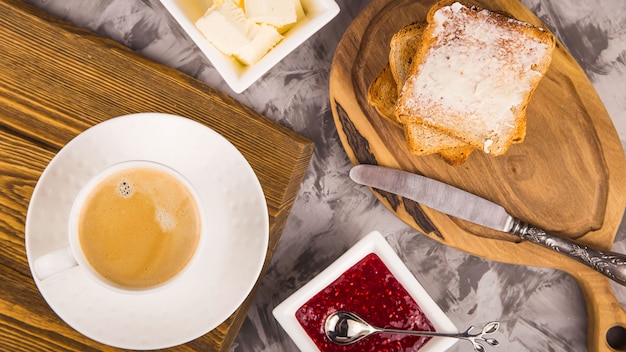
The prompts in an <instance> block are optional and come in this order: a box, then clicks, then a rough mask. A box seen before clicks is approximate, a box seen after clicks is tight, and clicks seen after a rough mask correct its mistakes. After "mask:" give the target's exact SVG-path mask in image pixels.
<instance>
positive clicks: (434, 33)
mask: <svg viewBox="0 0 626 352" xmlns="http://www.w3.org/2000/svg"><path fill="white" fill-rule="evenodd" d="M427 22H428V26H427V27H426V29H425V30H424V34H423V37H422V43H421V45H420V46H419V49H418V50H417V52H416V54H415V57H414V61H415V62H414V65H413V66H412V68H411V72H410V73H409V76H408V77H407V80H406V82H405V84H404V86H403V88H402V91H401V94H400V97H399V98H398V103H397V104H396V114H397V117H398V118H399V119H400V120H401V122H403V123H405V124H409V123H416V122H418V123H423V124H425V125H427V126H430V127H432V128H434V129H436V130H437V131H440V132H442V133H444V134H448V135H450V136H452V137H455V138H458V139H460V140H463V141H464V142H466V143H468V144H470V145H472V146H473V147H475V148H477V149H482V150H483V151H485V152H486V153H490V154H492V155H501V154H503V153H504V152H506V150H507V149H508V148H509V146H510V145H511V144H512V143H514V142H516V141H520V140H522V139H523V138H524V135H525V131H526V128H525V126H526V107H527V105H528V102H529V100H530V97H531V95H532V93H533V92H534V90H535V88H536V87H537V85H538V84H539V81H540V79H541V78H542V77H543V75H544V74H545V72H546V71H547V69H548V66H549V64H550V61H551V58H552V51H553V49H554V46H555V39H554V36H553V35H552V34H551V33H549V32H548V31H547V30H544V29H541V28H538V27H535V26H532V25H530V24H528V23H525V22H521V21H517V20H515V19H511V18H509V17H506V16H504V15H502V14H498V13H495V12H491V11H487V10H482V9H479V8H477V7H475V6H471V5H466V4H463V3H460V2H451V1H448V0H445V1H442V2H440V3H437V4H435V5H434V6H433V7H432V8H431V10H430V11H429V13H428V17H427Z"/></svg>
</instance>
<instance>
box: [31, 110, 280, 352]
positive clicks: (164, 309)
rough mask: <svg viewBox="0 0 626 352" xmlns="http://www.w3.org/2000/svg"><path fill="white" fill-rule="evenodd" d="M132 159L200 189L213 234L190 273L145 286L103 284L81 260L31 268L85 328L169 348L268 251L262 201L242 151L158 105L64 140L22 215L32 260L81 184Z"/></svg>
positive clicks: (134, 344)
mask: <svg viewBox="0 0 626 352" xmlns="http://www.w3.org/2000/svg"><path fill="white" fill-rule="evenodd" d="M133 159H141V160H151V161H155V162H159V163H162V164H165V165H168V166H170V167H172V168H174V169H176V170H177V171H179V172H180V173H181V174H183V175H184V176H185V177H186V178H187V179H188V180H189V181H190V182H191V184H192V185H193V186H194V188H195V189H196V190H197V191H198V194H199V195H200V198H201V202H202V206H203V207H204V210H205V213H206V215H207V219H208V223H209V224H208V226H209V231H210V234H209V237H208V238H207V241H206V242H205V246H204V248H203V249H202V250H203V252H202V254H201V255H200V257H198V262H197V263H196V264H197V265H195V266H193V267H191V268H190V271H189V275H186V276H184V277H181V278H180V281H179V282H177V283H176V285H174V286H172V287H168V288H165V289H163V290H157V291H156V292H152V293H150V294H146V295H129V294H123V293H116V292H112V291H109V290H107V289H105V288H104V287H103V286H102V285H100V284H98V283H96V282H94V281H92V280H90V279H89V278H88V277H87V276H86V274H84V272H83V271H82V270H81V269H80V268H78V267H74V268H72V269H69V270H66V271H63V272H61V273H58V274H56V275H55V276H52V277H50V278H48V279H45V280H43V281H41V280H38V279H37V278H36V277H35V275H33V278H34V280H35V283H36V284H37V287H38V288H39V291H40V292H41V294H42V295H43V297H44V298H45V300H46V301H47V302H48V304H49V305H50V307H51V308H52V309H53V310H54V311H55V312H56V313H57V314H58V315H59V316H60V317H61V318H62V319H63V320H64V321H65V322H67V323H68V324H69V325H70V326H72V327H73V328H74V329H76V330H77V331H79V332H81V333H82V334H84V335H86V336H87V337H89V338H92V339H94V340H96V341H99V342H101V343H104V344H108V345H111V346H115V347H120V348H127V349H158V348H166V347H170V346H174V345H178V344H182V343H185V342H188V341H191V340H193V339H195V338H197V337H200V336H202V335H204V334H205V333H207V332H209V331H211V330H212V329H214V328H215V327H217V326H218V325H219V324H221V323H222V322H223V321H224V320H226V319H227V318H228V317H229V316H230V315H231V314H232V313H233V312H234V311H235V310H236V309H237V308H238V307H239V305H240V304H241V303H242V302H243V300H244V299H245V298H246V296H247V295H248V294H249V293H250V291H251V289H252V287H253V286H254V283H255V282H256V280H257V279H258V277H259V274H260V272H261V268H262V266H263V262H264V260H265V256H266V252H267V245H268V240H269V219H268V214H267V205H266V203H265V197H264V195H263V190H262V189H261V185H260V184H259V181H258V179H257V178H256V175H255V174H254V171H253V170H252V168H251V167H250V165H249V164H248V162H247V161H246V160H245V158H244V157H243V156H242V155H241V154H240V153H239V151H238V150H237V149H236V148H235V147H234V146H233V145H232V144H230V143H229V142H228V141H227V140H226V139H224V138H223V137H222V136H220V135H219V134H218V133H216V132H214V131H213V130H211V129H209V128H208V127H206V126H204V125H202V124H200V123H197V122H194V121H192V120H189V119H186V118H182V117H178V116H173V115H166V114H158V113H143V114H134V115H128V116H122V117H118V118H114V119H111V120H108V121H106V122H103V123H101V124H98V125H96V126H94V127H92V128H90V129H88V130H86V131H85V132H83V133H82V134H80V135H79V136H77V137H76V138H74V139H73V140H72V141H70V142H69V143H68V144H67V145H66V146H65V147H64V148H63V149H61V151H59V153H58V154H57V155H56V156H55V157H54V158H53V159H52V161H51V162H50V164H49V165H48V166H47V167H46V169H45V170H44V172H43V174H42V175H41V178H40V179H39V181H38V182H37V185H36V187H35V190H34V192H33V196H32V198H31V200H30V204H29V207H28V214H27V217H26V253H27V256H28V262H29V265H30V267H31V270H32V268H33V263H34V262H35V260H36V259H37V258H39V257H40V256H41V255H43V254H45V253H48V252H51V251H53V250H55V249H58V248H61V247H64V246H66V245H67V244H68V243H67V242H68V240H67V226H68V224H67V221H68V215H69V211H70V207H71V204H72V201H73V199H74V197H75V196H76V194H77V193H78V191H79V189H80V188H81V186H82V185H83V184H84V183H85V182H86V181H87V180H88V179H89V178H91V177H92V176H93V175H94V174H96V173H97V172H98V171H100V170H102V169H104V168H105V167H106V166H108V165H111V164H114V163H118V162H121V161H126V160H133Z"/></svg>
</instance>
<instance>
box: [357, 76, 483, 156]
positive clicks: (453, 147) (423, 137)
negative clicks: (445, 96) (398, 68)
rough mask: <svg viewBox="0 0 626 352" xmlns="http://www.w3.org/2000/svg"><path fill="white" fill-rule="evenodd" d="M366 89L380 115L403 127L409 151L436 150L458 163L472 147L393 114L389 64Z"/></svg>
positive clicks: (393, 87) (393, 89) (425, 152)
mask: <svg viewBox="0 0 626 352" xmlns="http://www.w3.org/2000/svg"><path fill="white" fill-rule="evenodd" d="M367 93H368V94H367V100H368V103H369V104H370V105H372V106H374V108H376V111H377V112H378V114H379V115H380V116H382V117H383V118H385V119H386V120H388V121H389V122H391V123H393V124H395V125H396V126H398V127H400V128H403V129H404V135H405V137H406V140H407V147H408V149H409V151H410V152H411V153H412V154H416V155H429V154H435V153H439V154H440V155H441V157H443V159H444V160H445V161H446V162H447V163H449V164H450V165H460V164H462V163H463V162H465V160H467V157H468V156H469V155H470V153H471V152H472V150H474V148H473V147H471V146H469V145H468V144H465V143H463V142H461V141H459V140H457V139H454V138H452V137H449V136H447V135H445V134H442V133H439V132H437V131H434V130H433V129H432V128H430V127H428V126H424V125H423V124H420V123H410V124H407V125H403V124H401V123H400V122H399V121H398V120H397V119H396V115H395V104H396V100H397V98H398V94H397V86H396V82H395V81H394V79H393V76H392V75H391V69H390V66H385V68H384V69H383V70H382V71H381V72H380V74H379V75H378V76H377V77H376V78H375V79H374V81H373V82H372V83H371V84H370V86H369V87H368V91H367Z"/></svg>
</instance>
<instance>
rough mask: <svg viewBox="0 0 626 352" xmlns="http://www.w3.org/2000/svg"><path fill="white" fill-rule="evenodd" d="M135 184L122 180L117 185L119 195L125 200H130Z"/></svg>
mask: <svg viewBox="0 0 626 352" xmlns="http://www.w3.org/2000/svg"><path fill="white" fill-rule="evenodd" d="M133 191H134V188H133V184H132V183H130V181H128V180H122V181H120V183H118V184H117V193H119V195H120V196H122V197H124V198H128V197H130V196H132V195H133Z"/></svg>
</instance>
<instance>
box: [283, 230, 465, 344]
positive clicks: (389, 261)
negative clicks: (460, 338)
mask: <svg viewBox="0 0 626 352" xmlns="http://www.w3.org/2000/svg"><path fill="white" fill-rule="evenodd" d="M370 253H375V254H376V255H378V257H379V258H380V259H381V260H382V262H383V263H384V264H385V265H386V266H387V268H388V269H389V271H391V273H392V274H393V276H394V277H395V278H396V279H397V280H398V281H399V282H400V283H401V284H402V285H403V286H404V288H405V289H406V291H407V292H408V293H409V294H410V295H411V297H412V298H413V299H414V300H415V302H417V304H418V305H419V307H420V308H421V310H422V312H424V314H425V315H426V316H427V317H428V319H429V320H430V322H431V323H432V325H433V327H434V328H435V331H438V332H446V333H458V330H457V328H456V326H455V325H454V324H453V323H452V321H451V320H450V319H449V318H448V316H446V314H445V313H444V312H443V311H442V310H441V308H439V306H438V305H437V303H435V301H434V300H433V299H432V298H431V297H430V296H429V295H428V293H427V292H426V290H424V288H423V287H422V286H421V285H420V283H419V282H418V281H417V279H416V278H415V277H414V276H413V274H411V272H410V271H409V269H408V268H407V267H406V265H404V263H403V262H402V260H401V259H400V257H398V255H397V254H396V252H395V251H394V250H393V248H391V246H390V245H389V243H387V241H386V240H385V238H384V237H383V236H382V235H381V234H380V232H378V231H374V232H371V233H370V234H368V235H366V236H365V237H364V238H363V239H361V240H360V241H359V242H357V243H356V244H355V245H354V246H353V247H352V248H350V249H349V250H348V251H347V252H346V253H344V254H343V255H342V256H341V257H339V258H338V259H337V260H336V261H335V262H333V263H332V264H331V265H330V266H328V267H327V268H326V269H324V271H322V272H321V273H319V274H318V275H317V276H316V277H314V278H313V279H312V280H311V281H309V282H308V283H307V284H306V285H304V286H303V287H302V288H300V289H299V290H298V291H296V292H295V293H293V294H292V295H291V296H289V297H288V298H287V299H286V300H284V301H283V302H282V303H280V304H279V305H278V306H277V307H276V308H274V310H273V314H274V317H275V318H276V320H277V321H278V322H279V323H280V325H281V326H282V327H283V329H284V330H285V331H286V332H287V333H288V334H289V336H290V337H291V339H292V340H293V341H294V342H295V343H296V345H297V346H298V348H300V350H302V351H319V349H318V347H317V346H316V345H315V343H314V342H313V340H312V339H311V338H310V337H309V335H308V334H307V333H306V331H305V330H304V328H303V327H302V326H301V325H300V323H299V322H298V320H297V318H296V311H297V310H298V309H299V308H300V307H302V306H303V305H304V304H305V303H307V302H308V301H309V300H310V299H311V298H312V297H313V296H315V295H316V294H317V293H319V292H320V291H322V290H323V289H324V288H326V287H327V286H328V285H330V284H331V283H333V282H334V281H335V280H336V279H337V278H339V277H340V276H341V275H342V274H343V273H344V272H346V271H347V270H348V269H350V268H351V267H352V266H354V265H355V264H356V263H357V262H359V261H360V260H361V259H363V258H365V257H366V256H367V255H368V254H370ZM455 343H456V340H455V339H452V338H432V339H430V340H429V341H428V342H426V344H424V345H423V346H422V347H421V348H420V349H419V352H441V351H445V350H447V349H448V348H450V347H451V346H452V345H454V344H455Z"/></svg>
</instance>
